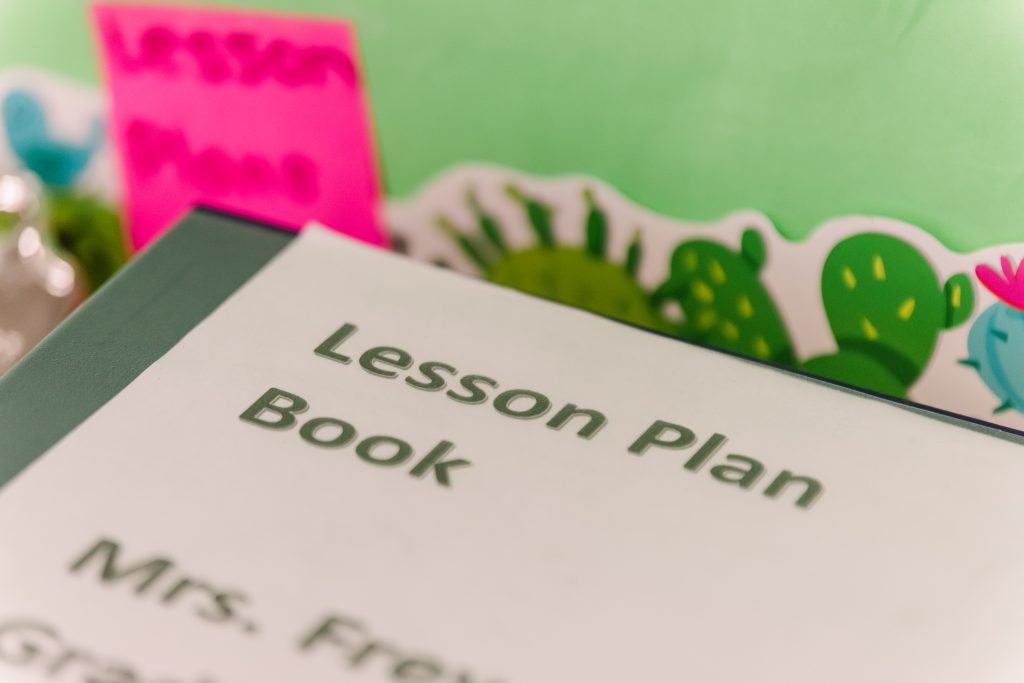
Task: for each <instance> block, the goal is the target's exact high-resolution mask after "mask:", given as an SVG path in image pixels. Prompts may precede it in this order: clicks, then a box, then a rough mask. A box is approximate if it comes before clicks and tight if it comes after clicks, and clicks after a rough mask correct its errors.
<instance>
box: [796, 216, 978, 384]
mask: <svg viewBox="0 0 1024 683" xmlns="http://www.w3.org/2000/svg"><path fill="white" fill-rule="evenodd" d="M821 296H822V303H823V305H824V307H825V313H826V314H827V316H828V322H829V326H830V327H831V329H832V334H833V336H834V337H835V340H836V346H837V347H838V351H837V352H835V353H831V354H826V355H823V356H818V357H816V358H812V359H810V360H808V361H806V362H805V363H803V364H802V369H803V370H806V371H807V372H810V373H811V374H815V375H820V376H823V377H827V378H829V379H834V380H838V381H842V382H846V383H848V384H852V385H856V386H860V387H864V388H867V389H873V390H875V391H879V392H881V393H885V394H890V395H893V396H897V397H904V396H906V394H907V391H908V390H909V389H910V387H911V386H913V384H914V383H915V382H916V381H917V380H918V378H919V377H920V376H921V373H923V372H924V369H925V367H926V366H927V365H928V361H929V360H930V359H931V357H932V354H933V353H934V351H935V346H936V344H937V342H938V338H939V334H940V333H941V332H942V330H945V329H949V328H952V327H956V326H957V325H960V324H962V323H964V322H965V321H966V320H967V319H968V318H969V317H970V315H971V312H972V310H973V308H974V290H973V287H972V285H971V281H970V278H968V277H967V275H965V274H963V273H958V274H956V275H954V276H952V277H951V278H949V280H948V281H946V282H945V283H944V284H943V283H940V282H939V279H938V277H937V276H936V274H935V272H934V271H933V270H932V267H931V265H930V264H929V263H928V262H927V261H926V260H925V259H924V257H923V256H921V254H920V253H919V252H918V251H917V249H916V248H914V247H913V246H912V245H910V244H908V243H907V242H904V241H903V240H901V239H899V238H896V237H892V236H890V235H884V234H880V233H861V234H858V235H854V236H852V237H848V238H847V239H845V240H842V241H841V242H839V243H838V244H836V246H835V247H834V248H833V249H832V251H831V253H830V254H829V255H828V258H827V259H826V261H825V265H824V268H823V269H822V275H821Z"/></svg>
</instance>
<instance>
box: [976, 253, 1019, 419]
mask: <svg viewBox="0 0 1024 683" xmlns="http://www.w3.org/2000/svg"><path fill="white" fill-rule="evenodd" d="M1002 267H1003V275H1004V277H1002V278H1001V277H1000V276H999V274H998V273H996V272H995V271H994V270H993V269H992V268H989V267H988V266H986V265H980V266H978V268H977V269H976V271H975V272H976V273H977V275H978V279H979V280H980V281H981V283H982V284H983V285H985V287H986V288H987V289H988V290H989V291H991V292H992V293H993V294H995V295H996V296H997V297H999V299H1000V301H999V302H998V303H996V304H993V305H991V306H989V307H988V308H987V309H985V310H984V311H983V312H982V314H981V315H979V316H978V319H977V320H975V321H974V325H972V326H971V331H970V333H969V334H968V335H967V350H968V352H969V354H970V355H969V357H968V358H965V359H964V360H962V361H960V362H961V363H962V364H963V365H966V366H968V367H971V368H974V369H975V370H976V371H977V372H978V375H979V376H980V377H981V379H982V381H983V382H985V384H986V385H987V386H988V388H989V390H991V391H992V393H993V394H995V395H996V396H997V397H998V398H999V401H1000V403H999V405H997V406H996V408H995V410H994V411H993V412H996V413H1000V412H1002V411H1004V410H1009V409H1011V408H1012V409H1014V410H1017V411H1019V412H1024V264H1021V265H1020V266H1018V268H1017V269H1016V271H1014V269H1013V266H1012V265H1011V263H1010V260H1009V258H1007V257H1003V259H1002Z"/></svg>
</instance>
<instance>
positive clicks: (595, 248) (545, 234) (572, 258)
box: [436, 184, 668, 332]
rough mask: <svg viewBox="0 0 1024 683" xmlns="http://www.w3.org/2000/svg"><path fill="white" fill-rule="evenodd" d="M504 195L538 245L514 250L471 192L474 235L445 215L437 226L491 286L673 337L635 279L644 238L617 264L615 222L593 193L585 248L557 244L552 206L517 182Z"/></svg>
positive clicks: (587, 192) (585, 227) (632, 244)
mask: <svg viewBox="0 0 1024 683" xmlns="http://www.w3.org/2000/svg"><path fill="white" fill-rule="evenodd" d="M505 194H506V196H507V197H508V198H509V199H511V200H512V201H514V202H515V203H516V204H518V205H519V206H520V207H521V208H522V210H523V214H524V217H525V218H526V221H527V223H528V224H529V226H530V229H531V231H532V232H533V234H534V236H535V238H536V242H535V243H534V244H533V245H532V246H529V247H527V248H525V249H518V250H514V249H511V248H510V247H509V245H508V242H507V240H506V238H505V235H504V234H503V232H502V230H501V226H500V224H499V223H498V221H497V219H496V218H495V217H494V216H493V215H492V214H490V213H489V212H488V211H487V210H486V209H485V208H484V207H483V206H482V205H481V203H480V201H479V198H478V197H477V196H476V193H475V192H473V191H472V190H470V191H469V192H468V193H467V195H466V201H467V203H468V205H469V207H470V209H471V210H472V212H473V215H474V217H475V222H476V225H475V226H474V227H473V228H472V229H463V228H460V227H459V226H456V225H455V224H454V223H453V222H452V221H451V220H449V219H448V218H447V217H446V216H438V217H437V219H436V224H437V226H438V228H439V229H441V230H442V231H443V232H444V233H445V234H446V235H447V236H448V237H449V238H450V239H451V240H452V241H453V242H455V244H456V245H458V247H459V249H460V251H462V253H463V254H464V255H465V256H466V258H467V259H468V260H469V261H471V262H472V264H473V265H474V267H476V268H477V269H478V270H479V271H480V273H481V274H482V275H483V276H484V277H485V278H486V279H487V280H489V281H491V282H493V283H495V284H499V285H504V286H507V287H512V288H514V289H518V290H521V291H524V292H527V293H529V294H533V295H535V296H540V297H543V298H545V299H550V300H552V301H557V302H559V303H564V304H567V305H570V306H575V307H577V308H582V309H585V310H589V311H592V312H594V313H598V314H600V315H604V316H607V317H609V318H614V319H616V320H622V321H624V322H627V323H631V324H633V325H638V326H641V327H646V328H649V329H653V330H658V331H661V332H667V331H668V325H667V323H666V322H665V321H664V320H663V319H662V318H661V316H659V314H658V312H657V310H656V309H655V308H654V307H653V306H652V304H651V300H650V295H649V294H648V292H647V291H646V290H645V289H644V288H643V287H642V286H641V285H640V283H639V282H637V280H636V274H637V270H638V268H639V265H640V260H641V258H642V255H643V252H642V245H641V243H640V236H639V232H635V233H634V235H633V239H632V240H631V242H630V243H629V245H628V246H627V248H626V253H625V255H624V260H623V262H622V263H617V262H615V261H613V260H610V259H609V258H608V254H607V252H608V219H607V216H606V214H605V212H604V210H603V209H602V208H601V206H600V205H599V204H598V202H597V200H596V198H595V196H594V193H593V192H592V191H591V190H590V189H586V190H584V192H583V201H584V202H585V203H586V205H587V216H586V219H585V222H584V225H583V244H582V245H579V246H576V245H562V244H558V243H557V242H556V241H555V235H554V226H553V219H554V209H553V208H552V207H551V206H549V205H548V204H546V203H544V202H542V201H540V200H539V199H536V198H534V197H530V196H528V195H526V194H525V193H524V192H523V191H522V190H521V189H520V188H519V187H517V186H515V185H512V184H509V185H508V186H506V187H505Z"/></svg>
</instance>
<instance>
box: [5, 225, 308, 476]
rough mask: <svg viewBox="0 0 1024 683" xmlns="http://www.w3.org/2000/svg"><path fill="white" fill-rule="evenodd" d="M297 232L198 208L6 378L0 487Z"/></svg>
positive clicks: (103, 289) (147, 364)
mask: <svg viewBox="0 0 1024 683" xmlns="http://www.w3.org/2000/svg"><path fill="white" fill-rule="evenodd" d="M291 237H292V233H290V232H286V231H284V230H281V229H277V228H274V227H272V226H269V225H266V224H263V223H257V222H254V221H249V220H245V219H242V218H237V217H234V216H230V215H227V214H222V213H219V212H216V211H212V210H208V209H197V210H195V211H193V212H192V213H190V214H189V215H188V216H186V217H185V218H184V219H183V220H182V221H181V222H180V223H179V224H178V225H177V226H175V227H174V228H173V229H171V230H169V231H168V232H167V233H166V234H165V235H164V236H163V237H162V238H161V239H160V240H159V241H158V242H156V243H155V244H153V245H152V246H151V247H150V248H148V249H147V250H146V251H145V252H143V253H142V254H141V255H140V256H139V257H138V258H136V259H135V260H134V261H133V262H131V263H130V264H129V265H128V266H127V267H125V268H124V270H122V271H121V272H120V273H119V274H118V275H117V276H116V277H114V278H113V279H112V280H111V281H109V282H108V283H107V284H106V285H104V286H103V287H102V288H101V289H100V291H99V292H97V293H96V294H95V295H94V296H93V297H91V298H90V299H89V300H88V301H86V302H85V303H84V304H83V305H82V306H81V307H80V308H79V309H78V310H76V311H75V312H74V313H73V314H72V315H71V316H70V317H69V318H68V319H67V320H66V321H64V323H63V324H61V325H60V327H58V328H57V329H56V330H54V332H53V333H51V334H50V335H49V336H48V337H47V338H46V339H45V340H43V342H42V343H40V344H39V346H38V347H36V348H35V349H34V350H33V351H32V352H31V353H30V354H29V355H28V356H27V357H26V358H25V359H23V360H22V361H21V363H19V364H18V365H17V366H16V367H15V368H14V369H12V370H11V371H10V372H9V373H7V374H6V375H5V376H4V377H3V378H2V379H0V486H3V485H4V484H6V483H7V482H8V481H9V480H10V479H11V478H12V477H14V475H16V474H17V473H18V472H20V471H21V470H22V469H24V468H25V467H27V466H28V465H29V464H30V463H31V462H32V461H33V460H34V459H35V458H37V457H39V456H40V455H42V454H43V453H44V452H45V451H46V450H47V449H49V448H50V447H51V446H53V445H54V444H55V443H57V442H58V441H59V440H60V439H61V438H63V437H64V435H66V434H67V433H68V432H70V431H71V430H72V429H74V428H75V426H76V425H78V423H80V422H81V421H82V420H84V419H86V418H87V417H89V416H90V415H91V414H92V413H94V412H95V411H96V410H98V409H99V408H100V407H101V406H102V405H103V404H105V403H106V402H107V401H109V400H110V399H112V398H113V397H114V396H115V395H117V393H118V392H119V391H121V390H122V389H123V388H124V387H126V386H128V384H130V383H131V381H132V380H133V379H135V377H136V376H138V375H139V373H141V372H142V371H143V370H145V369H146V368H147V367H149V365H150V364H152V363H153V362H155V361H156V360H157V359H159V358H160V357H161V356H162V355H163V354H164V353H166V352H167V351H168V350H169V349H170V348H171V347H172V346H174V345H175V344H176V343H177V342H178V341H179V340H180V339H181V338H182V337H184V336H185V334H187V333H188V331H189V330H191V329H192V328H193V327H195V326H196V325H198V324H199V322H201V321H202V320H203V318H205V317H206V316H207V315H209V314H210V313H211V312H212V311H213V310H214V309H215V308H217V306H218V305H220V303H221V302H222V301H224V299H225V298H227V297H228V296H229V295H230V294H231V293H232V292H234V291H235V290H236V289H238V288H239V287H240V286H241V285H242V284H243V283H245V281H246V280H248V279H249V278H250V277H251V276H252V275H253V274H255V273H256V272H257V271H258V270H259V269H260V268H262V267H263V265H264V264H266V263H267V261H269V260H270V259H271V258H273V256H274V255H275V254H277V253H278V252H279V251H281V249H283V248H284V247H285V245H287V244H288V242H289V241H290V239H291Z"/></svg>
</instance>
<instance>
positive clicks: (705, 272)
mask: <svg viewBox="0 0 1024 683" xmlns="http://www.w3.org/2000/svg"><path fill="white" fill-rule="evenodd" d="M766 259H767V254H766V248H765V244H764V239H763V238H762V237H761V234H760V233H759V232H758V231H757V230H755V229H753V228H750V229H748V230H747V231H745V232H744V233H743V236H742V238H741V240H740V250H739V251H738V252H737V251H733V250H731V249H729V248H728V247H726V246H724V245H722V244H719V243H717V242H713V241H711V240H703V239H696V240H689V241H686V242H683V243H682V244H680V245H679V246H678V247H676V249H675V251H674V252H673V253H672V257H671V264H670V271H669V276H668V279H667V280H666V281H665V282H664V283H663V284H662V285H661V286H660V287H658V288H657V290H655V292H654V295H653V300H654V303H655V305H657V306H659V307H664V306H665V305H666V304H668V303H670V302H671V303H675V304H677V305H678V306H679V307H680V308H681V309H682V313H683V320H682V322H681V323H679V324H678V325H677V326H676V329H675V330H674V332H675V334H676V335H677V336H679V337H681V338H683V339H687V340H690V341H695V342H698V343H701V344H707V345H709V346H714V347H717V348H721V349H725V350H726V351H731V352H732V353H737V354H740V355H743V356H749V357H751V358H756V359H758V360H764V361H769V362H772V363H775V364H778V365H784V366H792V365H794V364H795V363H796V359H795V358H794V356H793V345H792V342H791V341H790V338H789V332H788V331H787V329H786V325H785V323H784V321H783V319H782V316H781V314H780V313H779V310H778V308H777V307H776V305H775V301H774V300H773V299H772V296H771V294H770V293H769V292H768V290H767V289H766V288H765V286H764V284H763V283H762V282H761V279H760V273H761V269H762V268H763V267H764V264H765V261H766Z"/></svg>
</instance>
